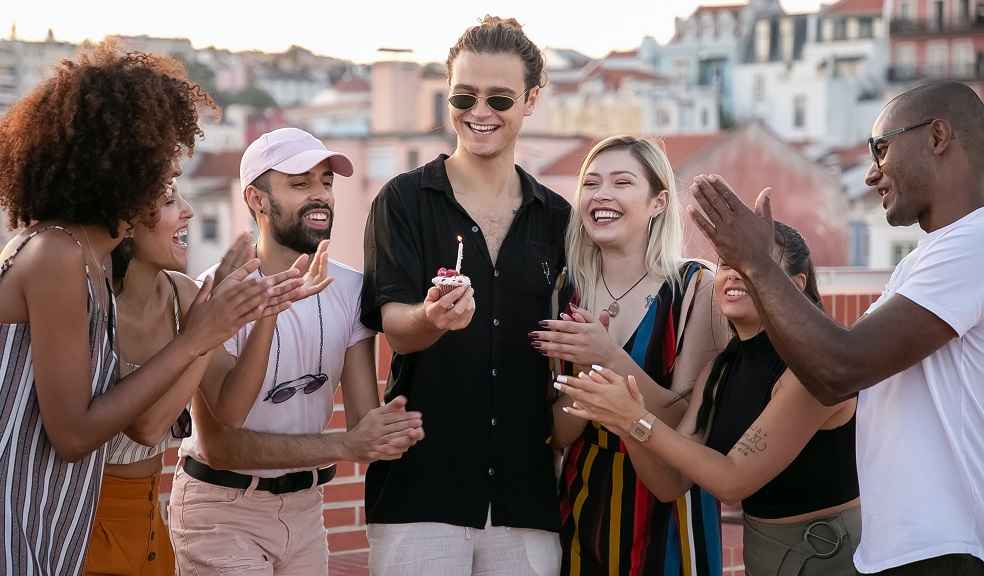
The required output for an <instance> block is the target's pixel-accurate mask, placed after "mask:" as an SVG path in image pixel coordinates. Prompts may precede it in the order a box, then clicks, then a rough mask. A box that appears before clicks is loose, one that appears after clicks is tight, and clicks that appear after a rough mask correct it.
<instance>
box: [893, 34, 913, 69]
mask: <svg viewBox="0 0 984 576" xmlns="http://www.w3.org/2000/svg"><path fill="white" fill-rule="evenodd" d="M895 67H896V68H898V69H899V71H900V72H903V73H905V74H911V73H913V72H915V70H916V46H915V44H912V43H908V42H907V43H904V44H903V43H899V44H897V45H896V46H895Z"/></svg>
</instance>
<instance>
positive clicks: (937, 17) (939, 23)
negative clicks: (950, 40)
mask: <svg viewBox="0 0 984 576" xmlns="http://www.w3.org/2000/svg"><path fill="white" fill-rule="evenodd" d="M930 26H931V27H932V28H933V29H934V30H942V29H943V0H936V1H935V2H933V12H932V17H931V20H930Z"/></svg>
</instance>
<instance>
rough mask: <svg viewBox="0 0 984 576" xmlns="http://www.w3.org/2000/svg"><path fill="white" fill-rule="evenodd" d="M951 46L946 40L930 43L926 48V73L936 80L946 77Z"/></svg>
mask: <svg viewBox="0 0 984 576" xmlns="http://www.w3.org/2000/svg"><path fill="white" fill-rule="evenodd" d="M949 48H950V47H949V45H948V44H947V41H946V40H942V41H938V42H930V43H929V44H928V45H927V46H926V73H927V74H929V75H930V76H934V77H936V78H942V77H944V76H946V73H947V65H948V64H949V59H950V58H949V52H950V50H949Z"/></svg>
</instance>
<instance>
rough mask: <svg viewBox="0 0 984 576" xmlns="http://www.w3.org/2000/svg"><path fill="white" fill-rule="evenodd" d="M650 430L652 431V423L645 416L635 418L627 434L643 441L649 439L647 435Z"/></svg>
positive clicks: (650, 432)
mask: <svg viewBox="0 0 984 576" xmlns="http://www.w3.org/2000/svg"><path fill="white" fill-rule="evenodd" d="M652 432H653V427H652V423H651V422H648V421H647V420H646V417H645V416H643V417H642V418H640V419H638V420H636V421H635V423H634V424H633V425H632V429H631V430H629V434H631V435H632V437H633V438H635V439H636V440H638V441H639V442H645V441H646V440H649V435H650V434H652Z"/></svg>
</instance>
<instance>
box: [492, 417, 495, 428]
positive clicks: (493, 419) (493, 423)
mask: <svg viewBox="0 0 984 576" xmlns="http://www.w3.org/2000/svg"><path fill="white" fill-rule="evenodd" d="M492 425H493V426H495V418H494V417H493V418H492Z"/></svg>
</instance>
